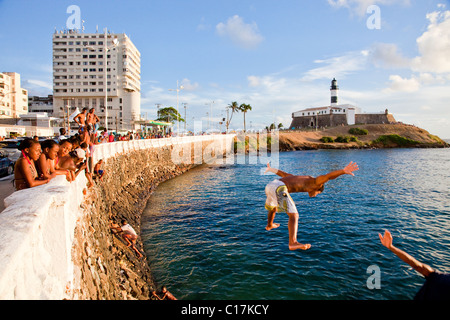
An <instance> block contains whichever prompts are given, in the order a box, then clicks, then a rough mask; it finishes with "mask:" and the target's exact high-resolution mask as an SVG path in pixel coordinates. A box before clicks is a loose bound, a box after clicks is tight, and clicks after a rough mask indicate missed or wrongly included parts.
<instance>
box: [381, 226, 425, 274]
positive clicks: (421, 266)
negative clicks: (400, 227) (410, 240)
mask: <svg viewBox="0 0 450 320" xmlns="http://www.w3.org/2000/svg"><path fill="white" fill-rule="evenodd" d="M378 235H379V237H380V241H381V244H382V245H383V246H385V247H386V248H388V249H389V250H391V251H392V252H393V253H394V254H395V255H396V256H397V257H399V258H400V259H402V261H403V262H405V263H407V264H409V265H410V266H411V267H412V268H413V269H414V270H416V271H417V272H419V273H420V274H422V275H423V276H424V277H427V276H429V275H430V274H431V273H432V272H434V269H433V268H431V267H430V266H429V265H427V264H425V263H422V262H420V261H418V260H416V259H415V258H413V257H412V256H410V255H409V254H408V253H406V252H405V251H403V250H401V249H399V248H397V247H395V246H394V245H393V244H392V235H391V233H390V232H389V231H388V230H385V231H384V237H383V236H382V235H381V234H380V233H379V234H378Z"/></svg>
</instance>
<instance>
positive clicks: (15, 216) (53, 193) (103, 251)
mask: <svg viewBox="0 0 450 320" xmlns="http://www.w3.org/2000/svg"><path fill="white" fill-rule="evenodd" d="M233 138H234V136H233V135H215V136H196V137H183V138H169V139H155V140H132V141H124V142H114V143H107V144H101V145H97V146H96V149H95V151H94V162H96V161H97V160H99V159H103V160H104V165H103V169H104V171H105V176H104V178H103V181H96V183H95V185H94V186H93V187H92V188H90V189H89V190H88V189H87V188H86V183H87V180H86V177H85V176H84V175H83V174H80V175H79V176H78V177H77V180H76V181H74V182H72V183H69V182H67V181H66V180H65V177H64V176H59V177H56V178H55V179H52V180H51V181H50V183H48V184H47V185H43V186H39V187H34V188H31V189H26V190H21V191H17V192H14V193H13V194H12V195H11V196H9V197H7V198H6V199H5V207H6V209H5V210H4V211H3V212H1V213H0V261H1V262H2V263H1V264H0V299H52V300H60V299H106V300H115V299H139V300H145V299H150V298H151V291H152V290H154V289H156V288H155V285H154V281H153V279H152V274H151V270H150V268H149V266H148V264H147V260H146V258H145V253H144V252H143V246H142V243H141V241H140V238H139V239H138V241H137V245H136V247H137V248H138V250H140V252H142V253H143V254H144V258H138V256H137V254H136V253H135V252H134V251H133V250H132V249H130V248H129V247H127V246H126V243H125V242H124V241H123V240H122V239H121V237H120V236H119V235H117V234H114V233H113V232H112V230H111V229H110V224H111V222H115V223H119V224H120V221H121V220H122V219H126V220H127V221H128V223H129V224H131V225H132V226H133V227H134V229H135V230H136V231H137V233H138V234H140V217H141V213H142V211H143V209H144V207H145V203H146V202H147V200H148V198H149V197H150V195H151V193H152V191H153V190H154V189H155V188H156V187H157V186H158V184H159V183H161V182H163V181H165V180H168V179H170V178H173V177H175V176H177V175H180V174H182V173H184V172H186V171H187V170H189V169H191V168H192V167H194V166H196V165H199V164H202V163H205V162H206V163H213V162H214V161H215V159H216V158H221V157H222V156H223V154H226V153H230V152H231V151H232V150H233V149H232V148H233V141H234V140H233ZM180 159H181V160H182V161H180Z"/></svg>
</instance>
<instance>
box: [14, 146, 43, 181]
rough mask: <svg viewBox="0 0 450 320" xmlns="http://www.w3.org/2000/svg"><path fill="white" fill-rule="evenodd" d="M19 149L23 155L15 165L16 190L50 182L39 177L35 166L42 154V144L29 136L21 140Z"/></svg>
mask: <svg viewBox="0 0 450 320" xmlns="http://www.w3.org/2000/svg"><path fill="white" fill-rule="evenodd" d="M18 149H19V151H21V152H22V155H21V156H20V157H19V159H17V161H16V164H15V165H14V184H15V187H16V190H22V189H27V188H32V187H36V186H40V185H43V184H46V183H48V182H49V179H43V178H41V177H39V174H38V172H37V170H36V166H35V161H37V160H38V159H39V157H40V156H41V152H42V150H41V144H40V143H39V142H38V141H36V140H34V139H30V138H27V139H25V140H23V141H21V142H20V144H19V146H18Z"/></svg>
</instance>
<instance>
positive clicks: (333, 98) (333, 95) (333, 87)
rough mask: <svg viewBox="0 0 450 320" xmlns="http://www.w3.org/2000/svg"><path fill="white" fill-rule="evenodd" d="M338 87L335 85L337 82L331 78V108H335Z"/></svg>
mask: <svg viewBox="0 0 450 320" xmlns="http://www.w3.org/2000/svg"><path fill="white" fill-rule="evenodd" d="M338 90H339V87H338V85H337V80H336V79H335V78H333V80H332V81H331V88H330V91H331V107H337V103H338V94H337V92H338Z"/></svg>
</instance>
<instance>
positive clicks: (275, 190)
mask: <svg viewBox="0 0 450 320" xmlns="http://www.w3.org/2000/svg"><path fill="white" fill-rule="evenodd" d="M356 170H358V166H357V164H356V163H354V162H350V163H349V164H348V165H347V166H346V167H345V168H344V169H342V170H336V171H332V172H330V173H328V174H326V175H322V176H318V177H317V178H314V177H311V176H296V175H292V174H289V173H286V172H283V171H281V170H277V169H274V168H272V167H270V164H269V163H268V164H267V169H266V171H265V173H266V172H272V173H275V174H276V175H279V176H280V177H281V179H276V180H274V181H272V182H270V183H268V184H267V186H266V189H265V192H266V196H267V199H266V206H265V207H266V209H267V210H268V211H269V213H268V217H267V227H266V230H272V229H275V228H278V227H279V226H280V224H279V223H273V220H274V219H275V214H276V212H277V211H285V212H286V213H287V214H288V216H289V222H288V229H289V250H297V249H302V250H308V249H309V248H311V245H310V244H301V243H299V242H298V241H297V230H298V217H299V216H298V212H297V208H296V206H295V203H294V201H293V200H292V198H291V196H290V193H293V192H308V194H309V196H310V197H311V198H314V197H316V196H317V195H318V194H319V193H321V192H322V191H323V188H324V184H325V183H326V182H328V181H330V180H333V179H336V178H337V177H339V176H341V175H343V174H349V175H352V176H354V174H353V171H356Z"/></svg>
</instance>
